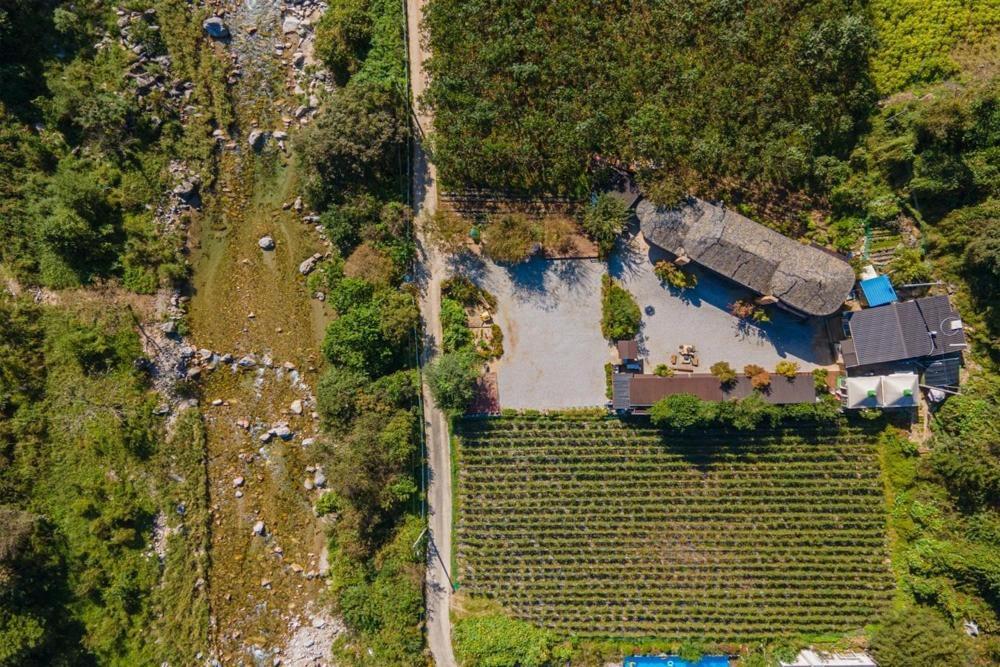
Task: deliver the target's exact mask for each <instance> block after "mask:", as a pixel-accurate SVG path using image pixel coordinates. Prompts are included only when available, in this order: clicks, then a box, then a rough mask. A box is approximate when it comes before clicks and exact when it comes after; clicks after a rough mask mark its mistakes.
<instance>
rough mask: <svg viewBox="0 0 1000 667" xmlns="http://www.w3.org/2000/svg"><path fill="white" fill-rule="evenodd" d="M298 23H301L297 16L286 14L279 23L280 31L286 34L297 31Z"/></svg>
mask: <svg viewBox="0 0 1000 667" xmlns="http://www.w3.org/2000/svg"><path fill="white" fill-rule="evenodd" d="M299 25H301V22H300V21H299V20H298V19H297V18H295V17H294V16H286V17H285V20H284V21H283V22H282V24H281V32H283V33H285V34H286V35H287V34H288V33H292V32H298V30H299Z"/></svg>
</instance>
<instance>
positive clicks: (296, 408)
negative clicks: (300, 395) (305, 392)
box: [289, 399, 302, 415]
mask: <svg viewBox="0 0 1000 667" xmlns="http://www.w3.org/2000/svg"><path fill="white" fill-rule="evenodd" d="M289 409H290V410H291V411H292V414H293V415H301V414H302V401H301V400H299V399H295V400H294V401H292V404H291V406H289Z"/></svg>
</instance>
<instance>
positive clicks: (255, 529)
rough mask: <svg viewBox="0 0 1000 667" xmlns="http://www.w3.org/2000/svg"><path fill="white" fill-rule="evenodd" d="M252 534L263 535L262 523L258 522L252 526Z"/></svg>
mask: <svg viewBox="0 0 1000 667" xmlns="http://www.w3.org/2000/svg"><path fill="white" fill-rule="evenodd" d="M253 534H254V535H263V534H264V522H263V521H258V522H257V523H255V524H254V525H253Z"/></svg>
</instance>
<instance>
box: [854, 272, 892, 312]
mask: <svg viewBox="0 0 1000 667" xmlns="http://www.w3.org/2000/svg"><path fill="white" fill-rule="evenodd" d="M858 287H859V288H860V289H861V297H862V299H864V302H865V305H867V306H868V307H869V308H874V307H875V306H884V305H885V304H887V303H896V302H897V301H899V297H897V296H896V290H895V289H893V287H892V281H890V280H889V276H875V277H874V278H868V279H867V280H862V281H861V282H859V283H858Z"/></svg>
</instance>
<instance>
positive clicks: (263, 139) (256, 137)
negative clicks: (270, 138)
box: [247, 130, 267, 151]
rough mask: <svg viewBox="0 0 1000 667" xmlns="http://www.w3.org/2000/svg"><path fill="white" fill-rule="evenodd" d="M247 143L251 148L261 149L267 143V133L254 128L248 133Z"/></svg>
mask: <svg viewBox="0 0 1000 667" xmlns="http://www.w3.org/2000/svg"><path fill="white" fill-rule="evenodd" d="M247 143H248V144H249V145H250V148H252V149H253V150H255V151H259V150H260V149H262V148H264V144H266V143H267V133H266V132H261V131H260V130H253V131H251V132H250V134H248V135H247Z"/></svg>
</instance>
